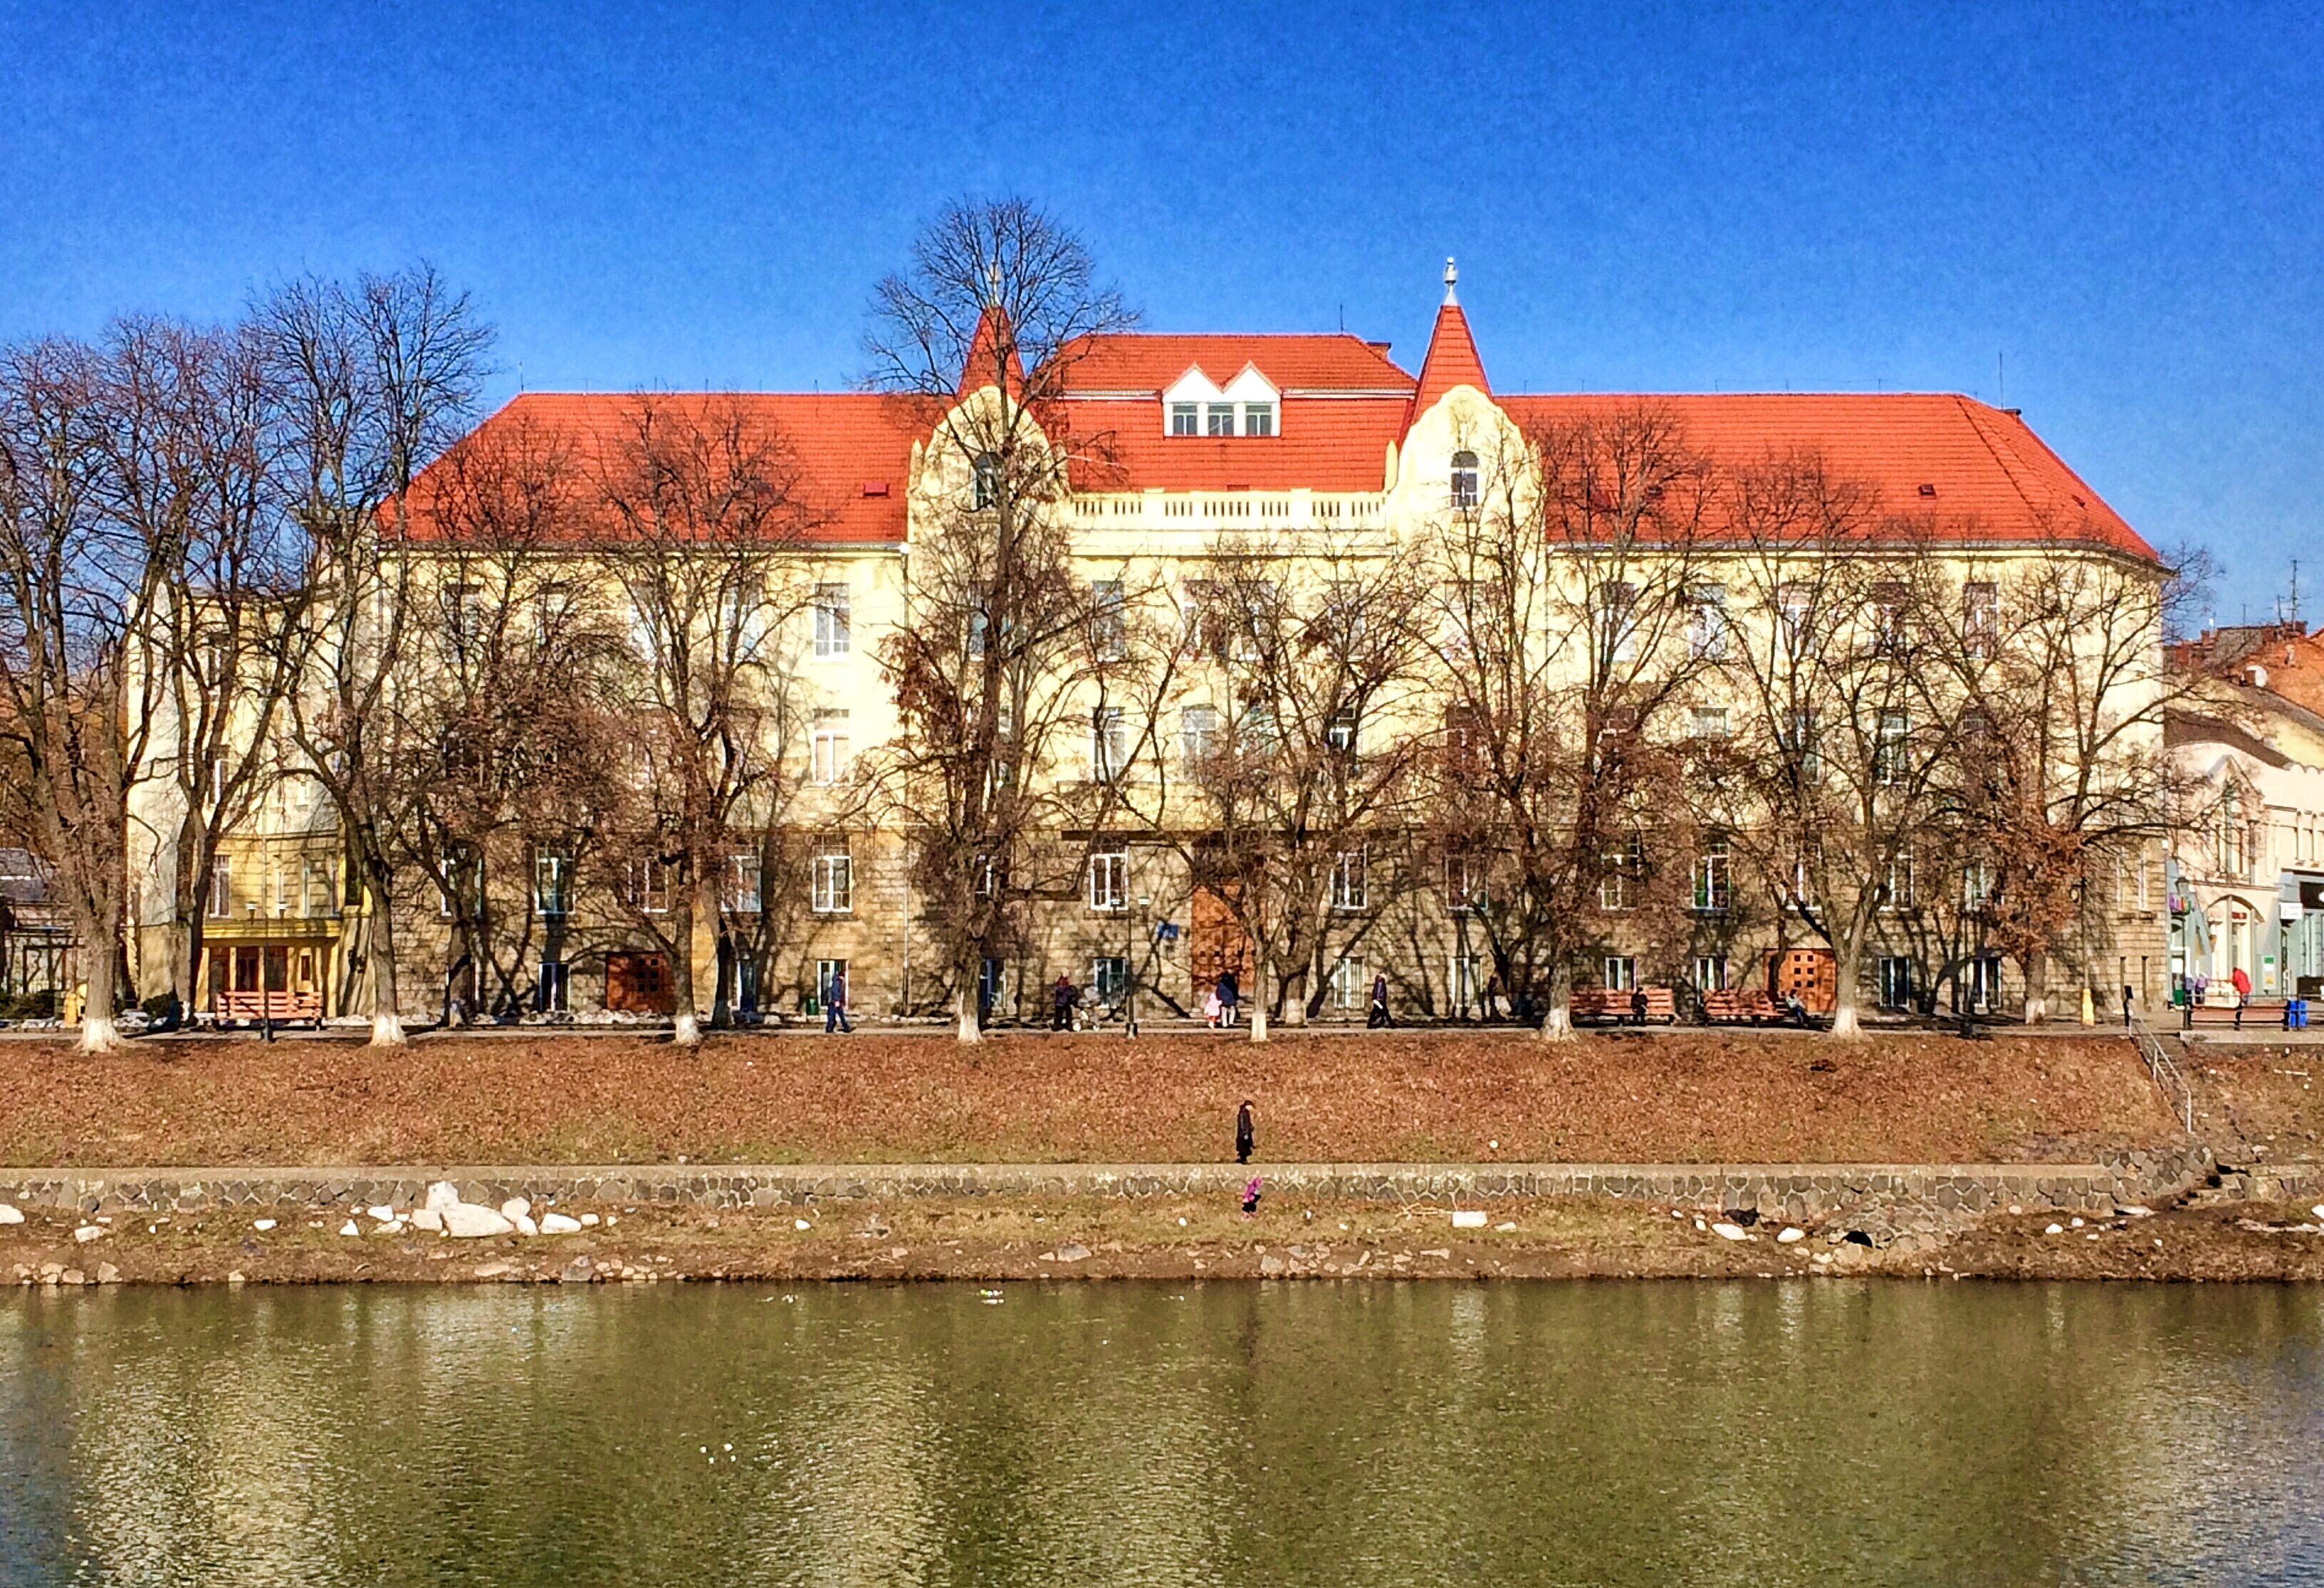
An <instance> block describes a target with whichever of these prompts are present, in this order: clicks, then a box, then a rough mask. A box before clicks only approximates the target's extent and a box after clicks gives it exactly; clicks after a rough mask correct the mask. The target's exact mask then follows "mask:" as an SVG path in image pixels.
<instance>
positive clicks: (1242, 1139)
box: [1235, 1097, 1259, 1163]
mask: <svg viewBox="0 0 2324 1588" xmlns="http://www.w3.org/2000/svg"><path fill="white" fill-rule="evenodd" d="M1258 1146H1259V1115H1257V1114H1256V1113H1255V1112H1253V1111H1252V1109H1251V1106H1250V1098H1249V1097H1245V1098H1244V1099H1243V1100H1242V1106H1241V1107H1240V1108H1238V1109H1236V1110H1235V1161H1236V1162H1237V1163H1249V1162H1250V1155H1251V1153H1252V1152H1253V1151H1254V1150H1255V1149H1256V1148H1257V1147H1258Z"/></svg>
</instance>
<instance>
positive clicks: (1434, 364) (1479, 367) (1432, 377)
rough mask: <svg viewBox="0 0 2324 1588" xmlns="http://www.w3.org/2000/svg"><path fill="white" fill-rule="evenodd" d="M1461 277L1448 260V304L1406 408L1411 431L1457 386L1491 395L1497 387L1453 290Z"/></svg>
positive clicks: (1440, 315) (1439, 317) (1442, 310)
mask: <svg viewBox="0 0 2324 1588" xmlns="http://www.w3.org/2000/svg"><path fill="white" fill-rule="evenodd" d="M1459 280H1461V272H1460V270H1459V269H1458V268H1457V267H1456V266H1455V265H1454V264H1453V262H1452V261H1451V260H1450V259H1448V260H1446V261H1445V262H1444V303H1443V307H1442V308H1439V309H1438V310H1437V311H1436V329H1435V330H1434V332H1432V333H1431V334H1430V335H1429V338H1428V356H1427V357H1426V358H1425V359H1424V360H1422V361H1421V365H1420V384H1419V386H1418V387H1417V388H1416V389H1415V390H1414V391H1413V394H1412V403H1411V406H1410V407H1408V408H1406V409H1405V411H1404V427H1405V429H1406V430H1407V431H1409V430H1410V429H1411V428H1412V422H1413V420H1415V419H1416V418H1419V417H1420V416H1421V415H1423V414H1425V413H1426V412H1427V411H1428V410H1429V408H1430V407H1431V406H1432V405H1434V403H1435V401H1436V399H1438V398H1441V397H1443V395H1444V394H1445V393H1446V392H1448V391H1450V390H1452V388H1454V387H1455V386H1473V387H1475V388H1476V389H1477V390H1480V391H1481V392H1483V393H1484V394H1485V395H1486V396H1488V397H1489V396H1491V395H1492V391H1493V389H1492V387H1491V386H1489V385H1488V384H1487V383H1486V381H1485V361H1484V360H1482V359H1480V358H1479V357H1478V356H1477V344H1476V340H1475V338H1473V337H1471V335H1469V317H1468V316H1467V315H1464V314H1462V312H1461V299H1460V298H1459V297H1458V296H1457V295H1456V293H1455V292H1454V290H1453V288H1454V284H1455V283H1456V282H1458V281H1459Z"/></svg>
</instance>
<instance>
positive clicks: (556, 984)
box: [534, 959, 572, 1014]
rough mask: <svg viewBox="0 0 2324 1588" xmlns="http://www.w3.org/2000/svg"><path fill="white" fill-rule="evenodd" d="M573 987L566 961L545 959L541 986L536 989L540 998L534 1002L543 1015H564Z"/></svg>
mask: <svg viewBox="0 0 2324 1588" xmlns="http://www.w3.org/2000/svg"><path fill="white" fill-rule="evenodd" d="M571 986H572V977H571V976H570V975H569V974H568V973H567V968H566V965H565V961H564V960H562V959H543V960H542V961H541V962H540V985H539V987H538V989H536V990H537V994H538V996H536V998H535V1000H534V1002H535V1004H536V1005H537V1006H538V1007H539V1010H540V1012H541V1013H542V1014H563V1013H564V1012H565V1009H566V999H567V996H568V994H569V992H570V990H571Z"/></svg>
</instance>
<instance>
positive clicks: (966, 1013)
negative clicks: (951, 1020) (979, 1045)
mask: <svg viewBox="0 0 2324 1588" xmlns="http://www.w3.org/2000/svg"><path fill="white" fill-rule="evenodd" d="M960 1040H961V1041H962V1042H982V1041H983V1040H984V1025H983V1023H982V1022H981V1021H979V1020H978V1019H977V1018H976V989H975V987H972V986H969V985H967V984H963V986H962V987H961V991H960Z"/></svg>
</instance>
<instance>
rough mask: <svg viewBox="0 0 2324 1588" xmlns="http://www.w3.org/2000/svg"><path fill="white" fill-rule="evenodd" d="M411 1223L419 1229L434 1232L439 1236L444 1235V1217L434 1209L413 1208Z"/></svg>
mask: <svg viewBox="0 0 2324 1588" xmlns="http://www.w3.org/2000/svg"><path fill="white" fill-rule="evenodd" d="M411 1223H412V1225H413V1226H414V1227H415V1228H418V1229H423V1230H432V1231H434V1232H435V1233H436V1234H438V1235H442V1234H443V1233H444V1216H443V1215H442V1214H440V1213H438V1212H437V1211H436V1209H434V1208H433V1207H415V1208H413V1209H412V1210H411Z"/></svg>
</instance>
